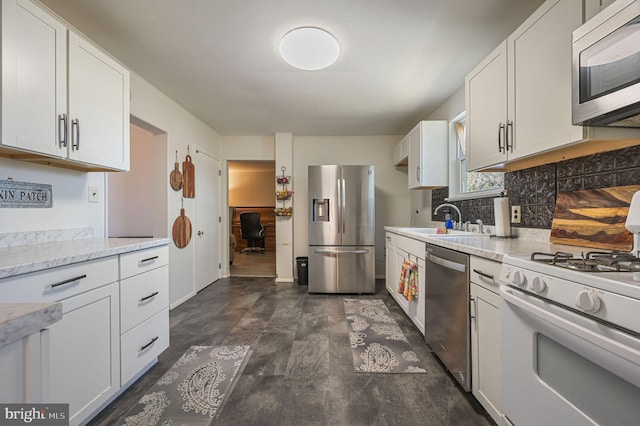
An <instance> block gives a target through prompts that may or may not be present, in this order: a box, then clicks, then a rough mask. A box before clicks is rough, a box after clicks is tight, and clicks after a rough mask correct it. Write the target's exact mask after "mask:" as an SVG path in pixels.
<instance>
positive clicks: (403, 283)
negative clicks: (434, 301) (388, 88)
mask: <svg viewBox="0 0 640 426" xmlns="http://www.w3.org/2000/svg"><path fill="white" fill-rule="evenodd" d="M398 293H400V294H402V295H403V296H404V297H405V298H406V299H407V300H408V301H412V300H414V299H417V298H418V265H417V264H416V262H413V261H411V260H409V259H405V261H404V262H402V270H401V272H400V283H399V284H398Z"/></svg>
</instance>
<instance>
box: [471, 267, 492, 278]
mask: <svg viewBox="0 0 640 426" xmlns="http://www.w3.org/2000/svg"><path fill="white" fill-rule="evenodd" d="M473 272H475V273H476V274H478V275H480V276H483V277H485V278H489V279H490V280H493V275H489V274H487V273H486V272H482V271H478V270H477V269H474V270H473Z"/></svg>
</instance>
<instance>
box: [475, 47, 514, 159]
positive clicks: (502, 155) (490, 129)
mask: <svg viewBox="0 0 640 426" xmlns="http://www.w3.org/2000/svg"><path fill="white" fill-rule="evenodd" d="M506 83H507V42H506V40H505V41H503V42H502V43H501V44H500V46H498V47H497V48H496V49H495V50H494V51H493V52H491V54H490V55H489V56H487V57H486V58H485V59H484V61H482V62H481V63H480V65H478V66H477V67H476V68H475V69H474V70H473V71H471V73H470V74H469V75H468V76H467V78H466V79H465V91H466V94H465V95H466V111H467V118H466V120H467V125H466V134H467V141H466V143H467V150H466V151H467V153H466V155H467V168H468V169H469V170H473V169H476V168H479V167H482V166H487V165H492V164H497V163H500V162H503V161H506V159H507V152H506V149H505V137H506V135H505V133H506V125H507V123H506V121H507V84H506Z"/></svg>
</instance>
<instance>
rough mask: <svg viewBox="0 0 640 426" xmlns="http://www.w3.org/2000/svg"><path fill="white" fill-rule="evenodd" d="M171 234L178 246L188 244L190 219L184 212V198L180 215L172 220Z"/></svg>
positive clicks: (182, 246) (181, 246)
mask: <svg viewBox="0 0 640 426" xmlns="http://www.w3.org/2000/svg"><path fill="white" fill-rule="evenodd" d="M171 235H172V237H173V243H174V244H175V245H176V247H178V248H184V247H186V246H188V245H189V241H191V220H189V218H188V217H187V216H186V215H185V214H184V199H183V200H182V208H181V209H180V216H178V217H177V218H176V220H175V221H174V222H173V229H172V232H171Z"/></svg>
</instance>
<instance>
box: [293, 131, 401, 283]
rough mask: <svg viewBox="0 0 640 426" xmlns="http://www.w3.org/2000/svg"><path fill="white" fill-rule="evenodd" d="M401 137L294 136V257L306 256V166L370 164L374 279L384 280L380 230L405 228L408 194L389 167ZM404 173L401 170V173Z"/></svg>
mask: <svg viewBox="0 0 640 426" xmlns="http://www.w3.org/2000/svg"><path fill="white" fill-rule="evenodd" d="M401 138H402V136H344V137H340V136H294V141H293V176H292V178H293V179H292V180H293V190H294V192H295V194H294V197H293V221H294V257H297V256H307V255H308V252H307V250H308V243H309V239H308V224H309V206H308V202H307V184H308V180H307V175H308V171H307V166H309V165H317V164H373V165H374V166H375V170H376V276H378V277H383V276H384V268H385V264H384V241H385V240H384V227H385V226H393V225H398V226H400V225H407V224H408V222H409V217H408V215H407V211H408V210H409V190H408V189H407V185H408V183H407V172H406V167H405V168H396V167H394V166H393V165H392V157H391V154H392V150H393V147H394V146H395V145H396V143H398V142H399V141H400V139H401ZM403 169H404V170H403Z"/></svg>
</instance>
